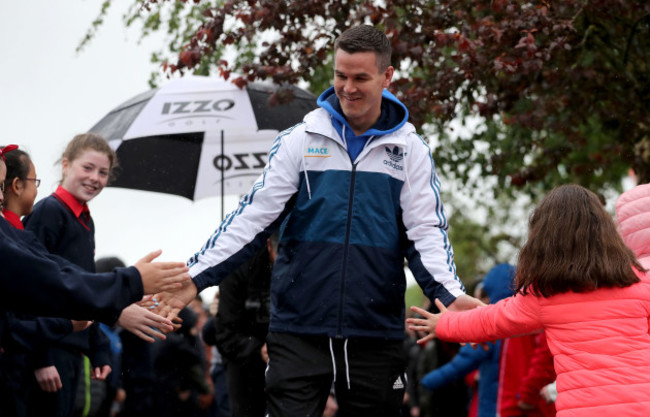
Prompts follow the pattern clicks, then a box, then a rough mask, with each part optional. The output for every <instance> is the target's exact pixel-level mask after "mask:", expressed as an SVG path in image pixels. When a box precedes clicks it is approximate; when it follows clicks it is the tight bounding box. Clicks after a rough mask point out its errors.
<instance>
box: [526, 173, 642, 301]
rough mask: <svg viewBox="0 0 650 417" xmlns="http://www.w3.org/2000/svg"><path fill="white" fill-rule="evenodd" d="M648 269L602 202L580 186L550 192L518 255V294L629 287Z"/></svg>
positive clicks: (561, 187)
mask: <svg viewBox="0 0 650 417" xmlns="http://www.w3.org/2000/svg"><path fill="white" fill-rule="evenodd" d="M633 267H634V268H636V269H637V270H639V271H645V269H644V268H643V267H642V266H641V265H640V264H639V262H638V261H637V259H636V257H635V255H634V253H633V252H632V251H631V250H630V249H629V248H628V247H627V246H625V243H623V239H622V238H621V237H620V235H619V234H618V231H617V230H616V224H615V223H614V220H613V219H612V217H611V216H610V215H609V213H607V211H605V208H604V207H603V205H602V203H601V202H600V200H599V199H598V196H596V194H594V193H593V192H591V191H589V190H587V189H586V188H584V187H581V186H579V185H562V186H559V187H557V188H555V189H553V190H552V191H551V192H549V193H548V194H547V195H546V196H545V197H544V199H542V201H541V202H540V204H539V206H538V207H537V209H536V210H535V211H534V212H533V214H532V216H531V217H530V222H529V230H528V241H527V242H526V244H525V245H524V246H523V247H522V248H521V251H520V252H519V261H518V264H517V272H516V285H517V288H516V290H517V292H519V291H521V292H522V293H523V294H526V293H528V292H531V293H533V294H535V295H541V296H543V297H549V296H551V295H553V294H559V293H564V292H568V291H575V292H586V291H591V290H595V289H597V288H601V287H627V286H629V285H632V284H634V283H636V282H639V278H638V277H637V275H636V274H635V272H634V269H633Z"/></svg>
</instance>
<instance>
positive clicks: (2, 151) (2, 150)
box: [0, 145, 18, 161]
mask: <svg viewBox="0 0 650 417" xmlns="http://www.w3.org/2000/svg"><path fill="white" fill-rule="evenodd" d="M16 149H18V145H7V146H5V147H4V148H0V157H2V160H3V161H4V160H5V154H6V153H7V152H11V151H13V150H16Z"/></svg>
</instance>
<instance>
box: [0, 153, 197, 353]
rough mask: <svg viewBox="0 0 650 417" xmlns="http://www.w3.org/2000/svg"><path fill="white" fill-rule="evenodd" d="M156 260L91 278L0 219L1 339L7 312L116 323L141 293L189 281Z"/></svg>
mask: <svg viewBox="0 0 650 417" xmlns="http://www.w3.org/2000/svg"><path fill="white" fill-rule="evenodd" d="M16 148H17V147H16V146H15V145H10V146H5V147H0V203H3V202H4V191H5V179H6V173H7V167H6V165H5V162H4V161H5V158H6V154H7V153H9V152H11V151H13V150H15V149H16ZM159 255H160V251H156V252H152V253H150V254H149V255H147V256H145V257H144V258H142V259H141V260H140V261H138V262H137V263H136V265H135V267H130V268H118V269H116V270H114V271H113V272H112V273H105V274H90V273H87V272H85V271H83V270H82V269H81V268H79V267H77V266H75V265H73V264H71V263H70V262H68V261H66V260H65V259H63V258H61V257H58V256H55V255H51V254H49V253H48V252H47V250H46V249H45V248H44V247H43V246H42V244H40V242H38V240H36V239H35V238H34V236H33V235H32V234H31V233H27V232H24V231H20V230H18V229H16V228H14V227H12V226H11V225H10V224H9V223H8V222H7V221H6V220H5V219H4V217H3V216H0V265H2V267H1V268H2V274H0V340H3V341H4V340H5V338H4V337H3V336H4V334H5V333H6V332H7V330H8V327H7V320H8V316H9V315H10V314H11V313H10V312H23V313H32V314H37V315H53V316H60V317H68V318H78V319H93V320H99V321H102V322H105V323H108V324H113V323H115V321H116V320H117V318H118V316H119V314H120V312H121V311H122V310H123V309H124V307H126V306H128V305H130V304H132V303H133V302H136V301H138V300H140V299H141V298H142V295H143V294H144V293H147V294H153V293H156V292H159V291H163V290H166V289H167V290H169V289H173V288H177V287H178V286H180V285H182V283H183V282H186V281H188V280H189V276H188V274H187V273H186V271H187V268H186V267H185V265H184V264H183V263H181V262H155V263H154V262H152V261H153V260H154V259H155V258H156V257H157V256H159ZM165 323H166V324H167V325H171V323H170V322H165ZM0 358H2V350H0Z"/></svg>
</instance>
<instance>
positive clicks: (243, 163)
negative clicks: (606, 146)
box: [212, 152, 268, 171]
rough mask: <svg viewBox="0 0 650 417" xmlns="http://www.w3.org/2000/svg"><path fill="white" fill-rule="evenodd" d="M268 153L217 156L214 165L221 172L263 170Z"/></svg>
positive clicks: (213, 161)
mask: <svg viewBox="0 0 650 417" xmlns="http://www.w3.org/2000/svg"><path fill="white" fill-rule="evenodd" d="M267 155H268V154H267V152H252V153H235V154H232V155H231V156H229V155H217V156H215V157H214V159H213V160H212V164H213V165H214V167H215V168H217V169H218V170H219V171H221V170H224V171H228V170H230V169H233V170H235V171H239V170H244V169H262V168H264V166H265V165H266V156H267Z"/></svg>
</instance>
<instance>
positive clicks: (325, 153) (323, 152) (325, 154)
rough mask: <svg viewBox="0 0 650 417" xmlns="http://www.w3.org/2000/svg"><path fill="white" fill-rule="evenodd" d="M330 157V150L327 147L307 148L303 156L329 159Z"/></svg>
mask: <svg viewBox="0 0 650 417" xmlns="http://www.w3.org/2000/svg"><path fill="white" fill-rule="evenodd" d="M331 156H332V155H331V154H330V150H329V148H327V147H322V148H317V147H309V148H307V154H306V155H305V157H308V158H329V157H331Z"/></svg>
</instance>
